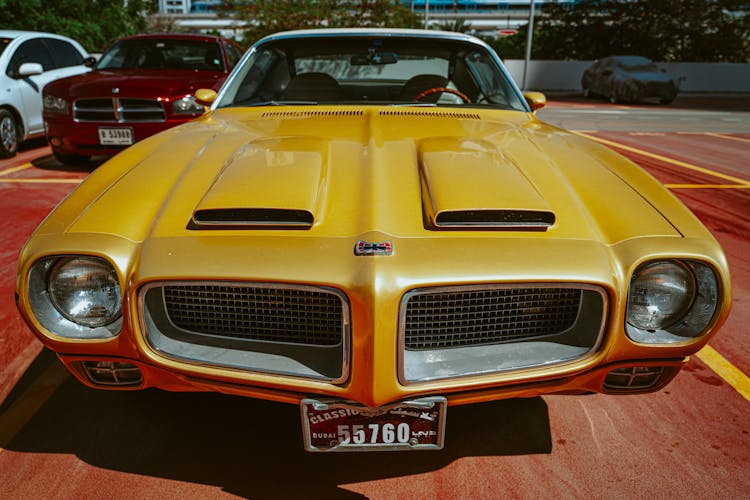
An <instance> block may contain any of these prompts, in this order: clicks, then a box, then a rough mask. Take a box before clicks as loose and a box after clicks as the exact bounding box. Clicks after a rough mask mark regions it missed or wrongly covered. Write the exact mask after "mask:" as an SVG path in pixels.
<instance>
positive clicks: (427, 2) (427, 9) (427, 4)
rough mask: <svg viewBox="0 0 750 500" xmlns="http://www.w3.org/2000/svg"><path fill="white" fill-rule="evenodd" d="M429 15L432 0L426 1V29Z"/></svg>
mask: <svg viewBox="0 0 750 500" xmlns="http://www.w3.org/2000/svg"><path fill="white" fill-rule="evenodd" d="M429 15H430V0H425V2H424V29H427V23H428V18H429Z"/></svg>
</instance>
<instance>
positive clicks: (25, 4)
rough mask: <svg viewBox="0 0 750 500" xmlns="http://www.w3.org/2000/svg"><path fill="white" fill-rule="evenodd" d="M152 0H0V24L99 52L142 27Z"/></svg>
mask: <svg viewBox="0 0 750 500" xmlns="http://www.w3.org/2000/svg"><path fill="white" fill-rule="evenodd" d="M155 7H156V5H155V2H154V1H153V0H128V1H127V2H124V1H123V0H0V28H2V29H16V30H31V31H47V32H50V33H57V34H60V35H65V36H69V37H71V38H73V39H75V40H78V41H79V42H80V43H81V45H83V46H84V47H85V48H86V50H88V51H90V52H101V51H103V50H104V49H106V48H107V47H108V46H109V45H110V44H111V43H112V42H113V41H115V40H117V39H118V38H120V37H122V36H125V35H131V34H135V33H139V32H142V31H145V30H146V27H147V24H146V17H145V14H147V13H149V12H153V11H154V10H155Z"/></svg>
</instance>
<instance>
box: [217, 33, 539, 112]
mask: <svg viewBox="0 0 750 500" xmlns="http://www.w3.org/2000/svg"><path fill="white" fill-rule="evenodd" d="M320 102H324V103H326V104H332V103H333V104H335V103H341V104H352V103H359V104H362V103H373V104H383V103H386V104H408V103H413V104H424V105H440V106H442V105H445V106H488V107H495V108H503V109H516V110H519V111H525V110H526V108H525V106H524V104H523V101H522V98H521V97H520V95H519V94H518V92H517V91H516V89H515V87H514V85H513V84H512V82H511V81H510V79H509V78H508V77H507V76H506V74H505V73H504V72H503V71H502V70H501V68H500V66H499V65H498V63H497V61H496V58H495V57H494V56H493V54H492V53H490V52H489V51H487V50H486V49H485V48H484V47H482V46H481V45H477V44H474V43H469V42H464V41H458V40H449V39H441V38H416V37H406V36H404V37H382V38H378V37H362V36H359V37H346V36H318V37H309V38H308V37H295V38H287V39H281V40H275V41H273V40H272V41H268V42H265V43H263V44H261V45H260V46H257V47H256V48H255V49H254V50H253V51H252V54H251V56H250V57H249V58H248V59H246V60H245V61H244V63H243V64H242V66H241V67H240V68H238V70H237V72H236V73H235V75H234V76H233V78H232V79H231V81H230V82H229V83H228V86H227V88H226V90H225V91H224V92H223V94H222V98H221V101H220V102H219V103H218V104H217V106H218V107H232V106H253V105H266V104H295V103H296V104H317V103H320Z"/></svg>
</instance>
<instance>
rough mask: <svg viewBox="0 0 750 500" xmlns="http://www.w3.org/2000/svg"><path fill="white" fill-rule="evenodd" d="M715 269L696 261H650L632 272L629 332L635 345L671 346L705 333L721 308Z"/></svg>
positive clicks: (629, 300) (628, 309)
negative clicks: (717, 310) (637, 343)
mask: <svg viewBox="0 0 750 500" xmlns="http://www.w3.org/2000/svg"><path fill="white" fill-rule="evenodd" d="M718 301H719V299H718V283H717V280H716V275H715V273H714V272H713V270H712V269H711V268H710V267H709V266H707V265H706V264H703V263H700V262H696V261H681V260H658V261H652V262H647V263H645V264H643V265H641V266H640V267H638V269H636V271H635V272H634V273H633V276H632V278H631V280H630V290H629V291H628V308H627V313H626V321H627V324H626V331H627V334H628V336H629V337H630V338H631V339H632V340H635V341H636V342H641V343H647V344H671V343H676V342H684V341H686V340H689V339H691V338H695V337H698V336H700V335H702V334H703V333H705V330H706V328H707V327H708V325H709V323H710V322H711V319H712V318H713V316H714V313H715V312H716V309H717V306H718Z"/></svg>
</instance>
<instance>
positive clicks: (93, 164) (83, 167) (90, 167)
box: [31, 155, 107, 173]
mask: <svg viewBox="0 0 750 500" xmlns="http://www.w3.org/2000/svg"><path fill="white" fill-rule="evenodd" d="M106 160H107V159H106V158H101V157H94V158H92V159H91V160H89V161H87V162H83V163H80V164H77V165H66V164H64V163H60V162H59V161H57V159H55V157H54V156H52V155H45V156H40V157H38V158H35V159H33V160H31V164H32V165H34V166H35V167H36V168H39V169H41V170H50V171H55V172H87V173H91V172H93V171H94V170H96V168H97V167H98V166H99V165H101V164H102V163H104V162H105V161H106Z"/></svg>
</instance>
